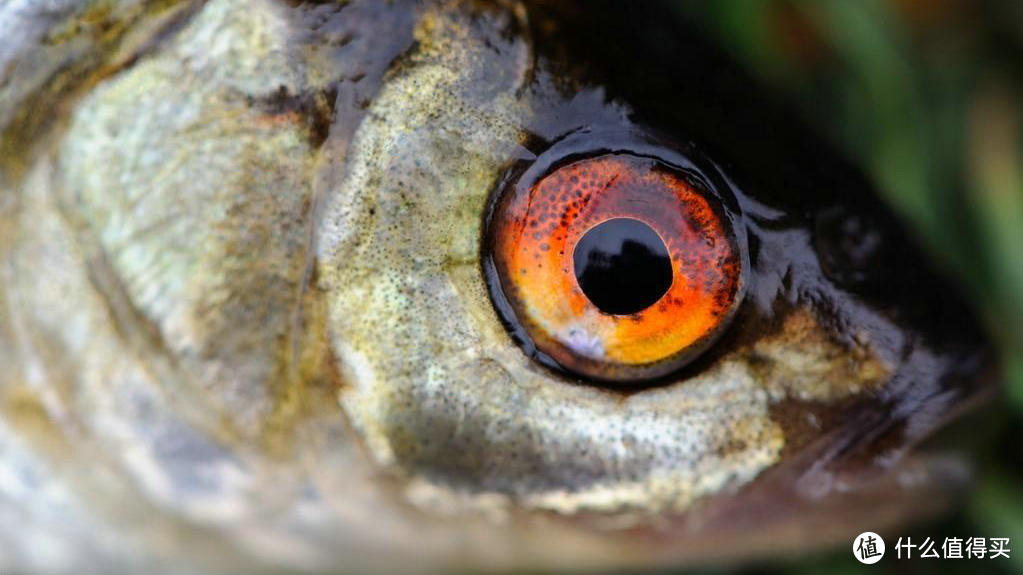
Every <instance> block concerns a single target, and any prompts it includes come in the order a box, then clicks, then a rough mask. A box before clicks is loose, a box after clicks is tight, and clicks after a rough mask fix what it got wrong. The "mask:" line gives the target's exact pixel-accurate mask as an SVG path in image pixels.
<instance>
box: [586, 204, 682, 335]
mask: <svg viewBox="0 0 1023 575" xmlns="http://www.w3.org/2000/svg"><path fill="white" fill-rule="evenodd" d="M572 259H573V262H574V263H575V277H576V279H577V280H578V281H579V287H580V288H582V290H583V293H584V294H585V295H586V297H587V298H588V299H589V300H590V301H591V302H593V305H595V306H597V308H599V309H600V310H601V311H603V312H604V313H608V314H612V315H627V314H633V313H637V312H640V311H642V310H644V309H646V308H648V307H650V306H651V305H653V304H654V303H656V302H657V300H659V299H661V296H663V295H664V294H665V293H666V292H667V291H668V288H670V287H671V275H672V272H671V258H670V257H669V255H668V249H667V248H666V247H665V246H664V242H663V241H662V240H661V238H660V236H658V235H657V232H655V231H654V230H652V229H651V228H650V226H648V225H646V224H644V223H643V222H641V221H639V220H634V219H632V218H615V219H612V220H608V221H606V222H603V223H601V224H599V225H597V226H594V227H593V228H591V229H590V230H589V231H587V232H586V233H585V234H583V237H582V238H580V239H579V243H577V244H576V246H575V252H574V253H573V254H572Z"/></svg>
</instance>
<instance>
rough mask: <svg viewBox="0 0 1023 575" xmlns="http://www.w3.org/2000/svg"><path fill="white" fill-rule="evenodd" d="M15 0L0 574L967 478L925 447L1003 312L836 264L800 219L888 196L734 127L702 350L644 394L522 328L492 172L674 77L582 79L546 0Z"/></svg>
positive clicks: (309, 549)
mask: <svg viewBox="0 0 1023 575" xmlns="http://www.w3.org/2000/svg"><path fill="white" fill-rule="evenodd" d="M40 6H41V5H35V7H34V8H33V7H29V8H28V9H30V10H35V9H36V8H38V7H40ZM140 7H141V8H140ZM142 8H149V10H144V9H142ZM25 9H26V5H23V4H19V3H12V4H9V5H6V6H5V7H4V8H2V9H0V30H4V29H5V27H6V29H17V28H18V26H17V23H19V22H28V24H26V25H25V27H24V28H23V30H24V33H22V34H20V35H19V36H18V38H19V40H18V42H19V43H20V44H19V43H12V45H11V46H12V47H11V48H8V49H7V51H5V52H0V56H3V57H5V58H6V59H7V65H6V67H5V70H13V72H5V75H4V76H3V78H4V82H2V83H0V134H2V136H0V143H2V146H0V147H2V149H3V150H5V151H11V153H10V154H7V155H5V159H4V161H3V163H2V164H0V168H2V169H0V190H2V193H3V195H4V196H6V198H5V199H4V200H3V201H2V202H0V253H3V256H2V260H0V263H2V268H0V272H2V274H3V281H2V282H0V304H2V305H0V360H3V366H4V368H3V370H2V371H0V454H2V456H0V571H7V570H10V571H14V572H71V571H80V570H82V569H83V568H87V569H88V570H95V571H102V572H110V573H117V572H132V571H138V570H140V569H144V570H147V571H150V572H166V573H176V572H210V573H227V572H239V571H241V570H244V571H247V572H280V571H281V570H285V571H290V570H294V571H303V572H309V571H312V572H353V573H354V572H375V571H393V570H394V569H401V570H402V571H410V570H415V571H417V572H440V571H445V572H446V571H450V570H465V569H472V570H484V571H502V570H511V569H523V568H526V569H536V568H543V569H551V570H558V569H572V570H591V569H596V568H603V569H606V568H609V567H630V566H632V567H635V566H651V565H668V564H677V563H679V562H686V561H706V560H709V559H715V560H728V561H735V560H739V559H740V558H742V557H747V556H749V555H751V554H760V553H765V552H770V551H774V552H778V551H786V550H789V551H791V550H798V549H801V548H804V547H806V546H808V545H812V544H815V543H825V542H828V541H843V540H844V539H843V538H844V537H847V536H848V534H849V533H852V532H855V531H854V529H856V528H858V527H860V526H861V525H863V524H869V525H870V526H872V527H874V526H877V525H891V524H896V523H897V522H898V521H900V520H903V519H905V518H906V517H908V516H913V515H917V514H920V513H926V512H927V511H928V510H930V509H937V508H940V507H941V506H942V503H943V502H946V501H950V500H951V499H952V498H954V496H955V494H956V492H957V490H959V489H961V488H962V486H963V484H964V481H965V477H966V475H967V471H966V470H965V468H964V466H963V464H962V463H961V462H959V461H958V460H954V459H948V458H943V457H938V456H911V455H906V451H907V449H908V447H910V446H911V445H912V444H913V443H914V442H916V441H918V440H919V439H920V438H921V437H924V436H926V435H927V434H928V433H929V432H930V431H931V430H932V429H933V428H934V427H936V426H937V425H939V424H940V423H941V422H942V421H943V420H944V419H945V418H946V417H947V416H949V415H950V414H952V413H954V412H955V411H957V410H959V409H960V408H961V407H962V406H965V405H966V404H968V403H969V402H970V401H971V400H973V399H975V398H976V397H979V396H980V395H982V393H983V391H984V390H985V389H986V388H987V386H986V384H985V383H984V382H986V381H989V380H990V378H991V377H992V374H991V371H992V368H991V367H990V365H989V361H990V360H989V358H987V356H986V355H985V354H986V351H985V350H986V348H985V342H984V341H983V340H982V339H981V338H980V336H978V335H976V334H974V332H972V331H970V330H969V329H966V330H960V332H959V335H956V336H952V335H948V334H947V333H945V332H941V331H933V330H932V331H922V330H923V328H921V327H919V325H918V321H917V320H916V319H915V318H916V315H913V314H912V313H909V312H906V313H904V314H902V315H900V314H899V313H893V312H891V309H896V310H897V311H898V310H901V309H904V308H905V309H908V307H909V306H910V303H909V302H907V301H905V300H904V299H901V298H903V295H902V294H900V293H896V294H890V293H888V292H883V293H881V295H877V294H875V293H873V292H870V291H868V292H867V293H866V294H864V293H861V292H862V291H863V290H860V289H859V287H860V286H859V285H857V286H855V287H850V286H848V285H845V284H844V283H843V282H842V281H839V280H838V279H835V277H834V275H832V276H831V277H829V275H828V270H827V269H825V266H824V265H823V264H822V263H821V261H819V260H818V252H819V245H818V244H815V236H814V235H813V234H812V233H810V231H809V230H810V229H811V228H812V225H813V224H812V222H811V223H807V222H805V221H803V220H802V219H800V217H795V216H792V215H791V214H792V213H797V212H800V211H801V210H809V211H810V212H811V213H813V214H825V215H826V216H827V217H834V216H833V215H829V214H834V213H835V212H834V207H835V206H836V205H837V206H838V208H840V209H841V210H844V211H840V212H839V214H840V216H841V217H848V215H849V214H850V213H851V214H854V215H856V214H866V215H867V216H871V217H874V215H875V214H874V211H875V210H877V209H878V208H876V207H875V206H874V204H873V203H871V200H863V199H851V200H848V201H846V200H840V201H837V203H833V204H830V205H823V204H825V203H826V202H825V201H824V200H820V199H817V200H805V199H803V198H805V196H806V194H805V193H799V194H797V196H798V198H799V199H797V200H790V199H789V198H788V196H785V195H784V194H781V193H780V192H778V189H777V188H776V187H774V186H772V187H771V189H770V190H768V191H765V192H763V193H760V190H759V189H757V186H755V185H752V186H751V185H749V182H750V181H751V179H750V175H749V172H748V171H744V170H743V169H742V165H741V164H740V165H736V162H735V161H734V160H732V161H725V160H723V161H722V164H723V165H724V166H725V167H724V168H722V170H724V171H727V172H728V174H729V177H735V178H736V179H735V181H733V180H731V179H727V184H728V185H734V186H735V187H736V197H737V201H738V203H739V205H740V208H741V211H742V213H743V214H744V218H745V220H744V222H745V227H746V229H748V231H749V234H750V238H751V239H750V241H751V242H755V243H756V244H757V246H758V248H757V252H756V253H755V254H754V255H753V256H752V262H751V270H750V274H751V275H750V278H751V279H750V282H751V285H753V286H754V289H752V290H751V292H750V294H749V296H748V301H747V303H746V304H744V307H743V311H742V312H741V313H740V314H739V316H738V317H737V318H736V322H735V325H734V327H733V328H732V329H731V330H730V335H729V336H728V337H726V338H725V339H723V340H722V341H721V342H719V343H718V344H717V345H716V346H715V348H714V350H713V351H712V353H711V354H710V355H709V357H708V358H707V360H706V361H705V362H702V363H701V364H700V365H698V366H697V368H696V369H693V370H686V371H683V372H682V373H681V374H680V375H679V376H678V377H677V378H675V379H673V380H672V381H669V382H666V383H665V384H663V385H660V386H657V387H653V388H649V389H642V390H638V391H632V392H629V393H621V392H617V391H609V390H605V389H600V388H596V387H592V386H588V385H582V384H580V383H578V382H574V381H570V380H567V379H566V378H564V377H563V376H560V375H558V374H554V373H551V372H550V371H548V370H546V369H544V368H541V367H538V366H535V365H533V364H532V363H531V361H530V360H529V358H528V357H527V356H525V355H523V354H522V353H521V351H520V350H519V349H518V347H517V346H516V344H515V343H514V342H513V341H512V339H511V338H510V337H508V334H507V332H506V331H505V329H504V326H503V325H501V323H500V321H499V319H498V317H497V315H496V314H495V313H494V311H493V309H492V307H491V302H490V299H489V297H488V294H487V292H486V286H485V283H484V282H483V277H482V270H481V267H480V262H479V259H480V250H481V245H480V238H481V237H482V226H483V225H484V220H483V213H484V211H485V208H486V204H487V202H488V199H489V198H490V195H491V193H492V191H493V190H494V188H495V185H496V182H497V181H499V180H500V178H501V177H502V176H503V174H504V173H505V172H506V171H507V170H508V169H509V168H510V167H512V166H514V165H515V164H516V163H521V162H524V163H529V162H531V161H533V160H535V159H536V158H538V157H543V155H544V154H545V153H549V149H550V148H551V147H552V145H554V144H556V143H557V142H563V141H569V142H570V143H572V142H576V141H578V142H577V144H578V145H580V146H587V145H589V146H593V144H592V142H593V141H594V140H595V139H598V136H597V135H594V134H597V133H600V134H604V133H605V132H601V130H604V129H606V130H605V131H606V133H609V134H613V135H612V136H599V137H600V138H603V137H608V138H612V139H614V138H624V139H623V140H614V141H616V142H617V141H623V142H626V143H627V144H628V145H643V146H649V147H651V149H654V148H657V147H658V146H660V145H661V144H659V143H656V144H655V143H651V141H655V140H656V139H651V140H647V139H645V138H644V139H643V142H642V143H636V142H635V141H634V140H633V139H629V138H631V136H630V137H625V136H621V134H622V133H633V132H635V131H637V130H638V131H641V132H642V131H643V130H644V127H643V126H639V125H637V124H634V123H633V119H632V118H633V117H634V116H637V115H640V114H637V113H636V112H638V111H648V110H649V108H641V107H634V106H639V105H640V104H638V103H636V104H634V103H632V102H629V101H625V100H621V99H615V98H608V96H607V94H608V92H607V91H605V88H604V87H602V85H600V84H592V83H588V82H589V81H588V80H587V79H586V74H581V75H580V78H579V79H575V78H572V77H563V76H559V75H558V73H557V72H556V71H555V70H556V69H557V66H555V65H554V64H552V62H551V60H550V58H554V57H556V56H555V55H556V54H558V53H559V52H558V51H557V50H555V49H553V48H551V47H550V44H551V43H552V42H555V41H554V40H552V39H551V38H550V37H548V36H545V35H544V34H543V33H541V32H535V33H533V32H529V31H530V30H534V29H539V28H540V27H539V26H538V23H540V22H543V21H544V19H545V18H552V19H553V20H552V21H553V22H557V18H558V15H557V11H556V10H555V11H554V12H553V13H550V12H548V8H547V7H545V6H543V5H538V6H533V5H521V4H517V3H496V4H493V5H485V4H483V3H474V2H434V3H402V2H396V3H388V4H383V3H373V2H352V3H348V4H345V5H343V6H340V5H339V6H335V5H330V4H326V5H322V4H318V5H291V4H288V3H283V2H276V1H273V0H257V1H249V2H242V1H239V0H211V1H210V2H206V3H202V4H199V3H156V4H153V5H149V6H145V5H144V3H143V4H138V3H135V2H121V3H113V4H111V3H103V2H95V3H79V4H74V3H67V4H66V5H64V6H61V7H60V9H59V10H58V11H56V12H45V11H39V12H29V13H26V12H24V10H25ZM90 10H96V11H98V12H90ZM89 14H93V16H92V18H93V19H92V20H90V17H88V15H89ZM96 14H99V16H96ZM97 17H98V18H99V19H100V21H107V22H116V23H119V24H110V23H108V24H107V25H106V26H99V27H98V28H97V29H104V30H107V31H112V32H109V34H96V33H91V32H90V28H89V27H88V26H85V27H75V26H73V24H74V23H76V22H79V23H81V22H87V23H88V22H92V23H93V25H96V24H95V22H96V20H95V18H97ZM103 19H106V20H103ZM12 22H13V23H12ZM44 29H45V32H43V30H44ZM58 30H60V31H64V32H63V33H57V31H58ZM67 30H75V31H76V32H73V33H70V36H68V35H67V34H68V32H66V31H67ZM381 31H386V33H382V32H381ZM553 35H554V34H552V35H551V36H553ZM45 37H49V38H55V37H56V38H63V39H64V40H63V41H62V42H57V43H55V44H52V45H49V47H48V48H47V50H46V51H44V53H43V55H42V56H39V58H40V59H41V61H42V63H41V64H39V65H38V68H37V71H36V72H35V73H33V74H27V73H24V70H25V69H26V66H28V64H25V62H29V61H30V60H29V59H28V58H29V57H28V56H26V54H28V53H29V51H28V50H29V48H31V47H33V46H36V45H37V44H39V43H40V42H41V39H42V38H45ZM0 61H2V59H0ZM11 62H13V63H14V64H13V65H12V64H11ZM69 71H70V72H69ZM609 86H613V85H612V84H609ZM40 106H52V111H51V112H47V111H45V110H43V111H41V110H40V109H39V108H40ZM652 116H656V114H652ZM657 127H658V128H660V129H665V127H664V126H657ZM597 128H599V129H597ZM644 133H645V132H644ZM683 133H693V134H699V127H698V126H685V127H684V128H683ZM656 141H657V142H659V140H656ZM573 145H575V144H573ZM623 145H624V144H623ZM747 145H749V144H747ZM710 147H714V145H712V146H710ZM717 147H718V148H720V147H721V146H720V144H718V145H717ZM737 182H738V183H737ZM740 184H741V185H740ZM852 185H858V184H856V183H854V184H852ZM864 194H867V192H864ZM822 196H825V197H826V196H827V194H826V193H824V194H822ZM800 202H804V203H803V204H802V205H800ZM813 202H820V203H821V204H822V206H817V205H814V203H813ZM828 209H831V210H832V211H827V210H828ZM821 217H824V216H819V215H818V217H817V219H818V220H819V219H820V218H821ZM878 217H879V218H880V222H881V223H879V224H877V225H878V226H881V229H882V231H883V232H884V233H885V234H888V233H889V232H888V231H887V227H886V226H890V225H892V224H891V223H890V222H888V220H886V219H884V217H882V216H878ZM818 235H819V234H818ZM885 237H886V238H887V237H888V236H885ZM899 273H902V272H899ZM897 277H900V278H901V276H897ZM928 277H929V276H928ZM934 287H935V291H937V292H938V293H940V294H942V297H945V298H946V299H947V300H948V301H952V302H954V301H955V296H954V295H945V294H951V293H953V292H952V291H951V288H945V287H944V286H943V285H941V284H935V286H934ZM901 304H904V305H902V307H900V305H901ZM952 309H957V308H954V307H953V308H952ZM957 321H963V322H967V323H968V322H969V319H968V318H961V319H960V320H957ZM968 327H969V326H968ZM808 420H811V421H816V423H815V424H807V423H806V422H807V421H808ZM907 429H908V430H910V432H906V431H905V430H907ZM907 475H911V476H913V477H916V478H917V479H916V483H913V484H911V485H909V484H907V483H906V482H905V481H904V480H902V479H900V478H904V477H905V476H907ZM839 485H840V486H841V489H837V488H836V486H839ZM907 485H908V486H907ZM864 502H871V504H872V505H873V506H875V507H876V506H877V505H880V506H881V507H882V508H883V509H884V510H885V511H884V512H883V513H881V514H880V516H878V515H877V514H871V515H866V514H865V513H864V511H863V508H864ZM924 502H931V504H929V505H925V504H924ZM752 516H760V517H761V518H762V519H761V522H760V523H756V524H749V523H748V521H745V520H744V518H748V517H752Z"/></svg>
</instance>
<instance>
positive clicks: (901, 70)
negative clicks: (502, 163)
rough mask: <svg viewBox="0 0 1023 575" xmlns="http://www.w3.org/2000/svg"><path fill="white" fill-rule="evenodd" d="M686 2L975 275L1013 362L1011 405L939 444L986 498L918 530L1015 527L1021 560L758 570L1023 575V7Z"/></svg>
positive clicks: (962, 533)
mask: <svg viewBox="0 0 1023 575" xmlns="http://www.w3.org/2000/svg"><path fill="white" fill-rule="evenodd" d="M671 3H672V6H673V7H674V9H675V10H676V11H677V13H678V14H679V16H680V17H682V18H684V19H686V20H689V21H691V22H693V23H695V25H696V26H697V27H698V28H700V29H702V30H703V31H704V32H705V33H706V34H707V36H708V37H710V38H711V39H713V40H714V41H716V42H717V43H719V44H720V45H722V46H723V47H724V48H725V49H726V50H727V51H728V52H729V53H730V54H731V56H732V57H733V58H735V59H736V60H737V61H738V62H740V63H741V64H742V65H743V66H744V67H745V68H746V69H747V70H748V72H749V73H750V74H751V75H753V76H754V77H756V78H757V79H758V80H759V81H760V82H762V83H764V84H765V85H767V86H769V87H771V88H773V89H774V90H775V91H777V92H779V93H780V95H781V96H782V98H785V99H787V100H788V101H789V102H790V103H791V104H792V105H793V106H794V107H795V109H796V110H797V111H798V113H799V114H800V115H801V116H802V117H803V118H804V119H805V120H806V121H808V122H809V123H810V124H811V125H813V126H815V127H816V128H817V129H818V130H819V131H820V132H821V133H823V134H824V135H825V136H826V137H827V138H828V139H830V140H831V142H832V143H833V144H835V145H836V146H837V147H838V148H839V149H841V150H844V151H845V152H846V153H847V155H848V156H849V157H851V158H852V160H853V161H854V163H856V164H858V166H859V167H860V168H862V169H863V170H864V171H865V172H866V173H867V174H868V175H869V176H870V177H871V178H872V179H873V180H874V182H875V184H876V186H877V188H878V189H879V190H880V191H881V193H882V194H883V196H884V198H885V200H886V201H887V202H888V203H889V204H890V205H891V206H892V207H893V208H894V209H895V211H896V212H897V213H898V214H899V216H900V217H901V218H903V219H904V220H905V221H906V222H907V223H908V225H909V226H910V227H911V229H912V230H913V232H914V233H915V234H916V236H917V237H918V238H919V239H920V241H921V242H922V243H923V245H924V246H925V247H926V249H927V251H928V252H929V253H930V256H931V257H932V259H933V260H934V261H936V262H937V263H938V264H939V265H940V266H942V267H944V268H945V270H946V271H947V272H948V273H950V274H952V275H954V276H956V277H958V278H959V279H960V280H961V282H962V283H963V285H964V286H965V288H966V290H967V291H968V293H969V296H970V298H971V301H972V302H973V303H974V304H975V307H976V308H977V309H978V310H980V312H981V314H982V316H983V319H984V321H985V324H986V326H987V328H988V330H989V331H990V333H991V334H992V335H993V337H994V338H995V340H996V341H997V344H998V346H999V351H1000V354H1001V357H1002V363H1003V369H1004V377H1003V381H1002V382H1001V383H1002V386H1001V390H1000V392H999V394H998V396H997V397H996V398H995V400H994V401H993V402H992V403H991V404H990V405H988V406H987V407H985V408H984V409H982V410H981V411H980V412H977V413H974V414H973V415H971V416H969V417H967V418H966V419H965V420H963V421H961V422H959V423H958V424H955V425H953V426H952V427H951V428H950V429H948V430H947V431H945V432H944V433H943V434H942V436H941V437H940V438H938V440H939V441H942V442H944V444H946V445H948V444H950V445H952V446H956V445H957V444H959V445H961V449H962V450H963V451H964V452H968V453H970V454H971V456H972V457H973V458H974V459H975V460H976V467H977V471H976V486H975V488H974V490H973V492H972V495H971V496H970V497H969V498H968V499H967V500H966V501H964V502H963V505H962V507H961V508H960V509H958V510H957V511H955V512H954V513H953V514H951V515H949V516H946V517H944V518H942V519H940V520H938V521H937V522H931V523H926V524H920V525H915V526H907V527H906V529H905V532H904V535H906V536H911V537H913V540H914V543H919V542H920V541H922V540H923V539H924V537H931V538H933V539H936V540H937V544H938V546H939V547H940V544H941V541H942V540H943V539H944V538H945V537H961V538H964V539H965V538H969V537H1009V538H1010V539H1011V541H1010V544H1009V547H1010V549H1011V550H1012V552H1011V559H1009V560H1005V559H998V560H983V561H980V560H943V559H921V560H915V561H912V562H909V561H905V560H902V561H895V560H890V559H889V557H888V555H891V556H892V557H894V545H895V541H894V540H889V541H888V542H887V543H888V553H887V554H886V558H885V560H882V561H881V562H880V563H878V564H876V565H870V566H867V565H860V564H859V563H857V562H856V561H854V560H853V557H852V553H851V542H850V547H849V549H840V550H834V551H831V552H821V553H814V554H812V555H810V556H805V557H798V558H792V559H790V560H779V561H776V562H773V563H771V564H768V565H761V566H758V567H747V568H745V569H744V571H749V572H752V573H759V572H782V573H808V574H809V573H821V572H827V573H860V572H863V573H867V572H871V573H879V572H882V573H904V572H909V573H916V572H919V573H932V572H942V573H975V572H985V573H1023V489H1021V488H1020V485H1021V481H1023V455H1021V454H1023V449H1021V447H1020V445H1019V443H1018V439H1019V437H1020V431H1021V429H1023V426H1021V422H1023V129H1021V128H1023V1H1019V0H989V1H973V0H825V1H798V0H777V1H749V0H715V1H713V2H709V1H700V0H672V2H671ZM726 571H729V569H725V568H722V569H721V570H720V572H726ZM708 572H711V573H713V572H719V570H710V571H708Z"/></svg>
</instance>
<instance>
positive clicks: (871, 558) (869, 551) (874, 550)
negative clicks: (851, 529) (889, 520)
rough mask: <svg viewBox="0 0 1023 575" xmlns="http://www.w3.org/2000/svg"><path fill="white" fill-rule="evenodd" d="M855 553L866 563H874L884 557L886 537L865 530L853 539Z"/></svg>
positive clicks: (858, 559) (861, 561)
mask: <svg viewBox="0 0 1023 575" xmlns="http://www.w3.org/2000/svg"><path fill="white" fill-rule="evenodd" d="M853 555H854V556H855V557H856V560H857V561H859V562H860V563H864V564H866V565H873V564H874V563H877V562H878V561H880V560H881V558H882V557H884V539H881V536H880V535H878V534H877V533H874V532H873V531H864V532H863V533H860V534H859V535H857V536H856V539H854V540H853Z"/></svg>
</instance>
